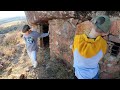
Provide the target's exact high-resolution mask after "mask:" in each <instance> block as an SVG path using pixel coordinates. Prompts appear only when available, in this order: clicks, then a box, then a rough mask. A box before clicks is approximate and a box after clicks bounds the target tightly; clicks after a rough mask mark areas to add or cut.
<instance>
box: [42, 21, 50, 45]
mask: <svg viewBox="0 0 120 90" xmlns="http://www.w3.org/2000/svg"><path fill="white" fill-rule="evenodd" d="M48 31H49V24H48V23H45V24H43V33H48ZM43 44H44V47H49V36H47V37H44V38H43Z"/></svg>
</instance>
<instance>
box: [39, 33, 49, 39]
mask: <svg viewBox="0 0 120 90" xmlns="http://www.w3.org/2000/svg"><path fill="white" fill-rule="evenodd" d="M48 35H49V32H48V33H42V34H40V33H38V32H37V36H38V37H39V38H43V37H47V36H48Z"/></svg>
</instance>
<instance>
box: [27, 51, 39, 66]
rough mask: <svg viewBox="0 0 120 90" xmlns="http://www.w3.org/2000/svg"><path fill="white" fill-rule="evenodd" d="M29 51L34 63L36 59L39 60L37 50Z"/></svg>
mask: <svg viewBox="0 0 120 90" xmlns="http://www.w3.org/2000/svg"><path fill="white" fill-rule="evenodd" d="M27 53H28V55H29V57H30V59H31V62H32V64H33V63H34V61H37V51H32V52H29V51H27Z"/></svg>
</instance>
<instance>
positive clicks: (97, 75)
mask: <svg viewBox="0 0 120 90" xmlns="http://www.w3.org/2000/svg"><path fill="white" fill-rule="evenodd" d="M74 72H75V68H74ZM99 73H100V72H99V71H98V73H97V74H96V75H95V77H93V78H92V79H99ZM74 79H78V78H77V77H76V76H75V73H74Z"/></svg>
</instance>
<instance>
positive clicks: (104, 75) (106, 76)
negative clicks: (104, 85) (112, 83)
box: [100, 72, 115, 79]
mask: <svg viewBox="0 0 120 90" xmlns="http://www.w3.org/2000/svg"><path fill="white" fill-rule="evenodd" d="M100 78H101V79H114V78H115V77H114V75H113V74H111V73H106V72H103V73H101V74H100Z"/></svg>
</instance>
